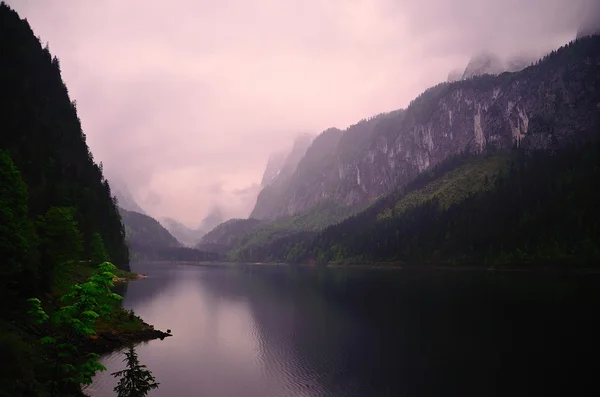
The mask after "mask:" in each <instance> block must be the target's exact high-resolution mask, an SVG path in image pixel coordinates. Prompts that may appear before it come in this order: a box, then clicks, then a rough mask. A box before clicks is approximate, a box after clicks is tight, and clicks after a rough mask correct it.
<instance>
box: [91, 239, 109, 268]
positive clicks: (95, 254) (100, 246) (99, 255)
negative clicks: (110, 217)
mask: <svg viewBox="0 0 600 397" xmlns="http://www.w3.org/2000/svg"><path fill="white" fill-rule="evenodd" d="M91 251H92V252H91V260H92V264H93V265H99V264H100V263H103V262H108V261H109V260H110V259H109V257H108V254H107V253H106V249H105V248H104V240H102V236H100V233H94V234H93V235H92V242H91Z"/></svg>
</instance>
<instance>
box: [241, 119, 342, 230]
mask: <svg viewBox="0 0 600 397" xmlns="http://www.w3.org/2000/svg"><path fill="white" fill-rule="evenodd" d="M341 137H342V131H340V130H338V129H337V128H330V129H328V130H326V131H324V132H323V133H322V134H321V135H319V136H318V137H317V138H315V140H314V141H313V142H312V144H311V145H310V146H309V147H308V149H307V150H306V153H304V156H303V157H301V159H300V160H299V163H298V164H297V166H296V167H295V170H294V171H292V172H291V173H290V174H289V175H288V172H289V168H288V172H285V173H284V174H283V175H281V174H280V175H278V176H277V178H274V179H273V181H272V182H271V183H270V184H269V185H267V186H265V188H264V189H263V190H262V191H261V192H260V193H259V195H258V198H257V200H256V206H255V207H254V210H253V211H252V213H251V214H250V218H255V219H274V218H277V217H279V216H282V215H287V214H290V212H289V210H288V209H282V208H279V207H280V204H281V203H282V200H285V196H286V194H287V192H286V190H287V188H288V185H289V183H290V182H293V180H295V179H297V178H296V174H298V173H299V174H300V175H306V174H310V173H311V172H312V170H313V169H315V168H319V167H322V166H323V165H324V164H325V163H326V162H327V160H328V157H329V156H331V155H332V154H333V153H334V151H335V148H336V147H337V144H338V143H339V140H340V138H341ZM292 207H293V204H292Z"/></svg>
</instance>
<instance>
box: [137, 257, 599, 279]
mask: <svg viewBox="0 0 600 397" xmlns="http://www.w3.org/2000/svg"><path fill="white" fill-rule="evenodd" d="M140 262H143V263H156V264H164V265H168V264H179V265H190V266H207V267H234V266H239V265H243V266H257V267H259V266H286V267H301V268H330V269H377V270H423V271H440V270H445V271H480V272H482V271H486V272H501V273H507V272H510V273H563V274H600V268H594V267H576V266H575V267H568V266H566V265H563V266H560V265H541V264H533V263H532V264H512V265H511V264H496V265H465V264H438V265H432V264H407V263H399V262H387V263H386V262H374V263H360V264H359V263H349V264H341V263H328V264H321V265H319V264H310V263H302V264H296V263H282V262H219V261H165V260H155V261H150V260H149V261H140ZM142 278H146V277H142Z"/></svg>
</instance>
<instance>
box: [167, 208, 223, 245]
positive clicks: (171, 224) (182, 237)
mask: <svg viewBox="0 0 600 397" xmlns="http://www.w3.org/2000/svg"><path fill="white" fill-rule="evenodd" d="M223 220H224V218H223V213H222V212H221V209H220V208H218V207H217V208H214V209H213V210H212V211H211V212H210V213H209V214H208V215H207V216H206V217H205V218H204V219H202V221H201V222H200V225H199V226H198V228H196V229H192V228H189V227H187V226H186V225H184V224H183V223H181V222H178V221H176V220H175V219H172V218H163V219H162V223H163V224H164V226H165V228H166V229H167V230H168V231H169V232H170V233H171V234H172V235H173V236H175V237H176V238H177V240H179V241H180V242H181V243H182V244H183V245H185V246H188V247H193V246H195V245H196V244H198V242H199V241H200V239H201V238H202V236H204V235H205V234H206V233H207V232H208V231H210V230H212V229H214V228H215V226H217V225H219V224H220V223H222V222H223Z"/></svg>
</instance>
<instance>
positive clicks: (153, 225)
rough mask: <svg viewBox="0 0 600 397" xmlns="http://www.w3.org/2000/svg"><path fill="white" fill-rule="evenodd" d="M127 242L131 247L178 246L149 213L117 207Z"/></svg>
mask: <svg viewBox="0 0 600 397" xmlns="http://www.w3.org/2000/svg"><path fill="white" fill-rule="evenodd" d="M119 212H120V213H121V218H122V219H123V225H124V226H125V236H126V238H127V243H128V244H129V246H130V247H131V248H132V249H134V250H135V249H136V248H137V249H139V248H141V247H145V246H160V247H179V246H181V243H180V242H179V241H177V239H176V238H175V237H173V235H171V233H169V231H168V230H167V229H165V228H164V227H163V226H162V225H161V224H160V223H159V222H158V221H157V220H156V219H154V218H152V217H151V216H149V215H145V214H141V213H139V212H135V211H129V210H126V209H124V208H119Z"/></svg>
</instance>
